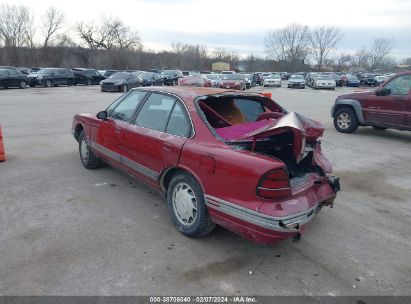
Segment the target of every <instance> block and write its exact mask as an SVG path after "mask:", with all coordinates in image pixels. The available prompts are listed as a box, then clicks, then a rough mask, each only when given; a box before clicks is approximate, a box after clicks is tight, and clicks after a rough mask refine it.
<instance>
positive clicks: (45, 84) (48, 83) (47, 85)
mask: <svg viewBox="0 0 411 304" xmlns="http://www.w3.org/2000/svg"><path fill="white" fill-rule="evenodd" d="M44 86H45V87H46V88H51V80H46V82H45V83H44Z"/></svg>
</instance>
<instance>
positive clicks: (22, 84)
mask: <svg viewBox="0 0 411 304" xmlns="http://www.w3.org/2000/svg"><path fill="white" fill-rule="evenodd" d="M20 86H21V87H22V88H23V89H24V88H25V87H26V83H25V82H24V81H22V82H21V84H20Z"/></svg>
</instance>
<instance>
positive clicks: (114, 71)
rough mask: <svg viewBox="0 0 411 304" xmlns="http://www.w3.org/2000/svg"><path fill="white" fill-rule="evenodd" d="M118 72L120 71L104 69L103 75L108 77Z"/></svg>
mask: <svg viewBox="0 0 411 304" xmlns="http://www.w3.org/2000/svg"><path fill="white" fill-rule="evenodd" d="M118 72H122V71H119V70H106V71H105V72H104V74H103V76H104V77H107V78H108V77H110V76H111V75H113V74H114V73H118Z"/></svg>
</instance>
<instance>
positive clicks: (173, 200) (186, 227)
mask: <svg viewBox="0 0 411 304" xmlns="http://www.w3.org/2000/svg"><path fill="white" fill-rule="evenodd" d="M167 205H168V211H169V213H170V217H171V220H172V221H173V223H174V225H175V226H176V228H177V230H178V231H180V232H181V233H182V234H184V235H185V236H188V237H201V236H204V235H206V234H209V233H210V232H211V231H212V230H213V229H214V228H215V224H214V223H213V222H212V220H211V217H210V215H209V214H208V210H207V207H206V204H205V198H204V193H203V191H202V189H201V186H200V184H199V183H198V182H197V180H196V179H195V178H194V177H192V176H191V175H189V174H187V173H178V174H176V175H175V176H174V177H173V178H172V179H171V182H170V185H169V187H168V189H167ZM190 209H191V210H190Z"/></svg>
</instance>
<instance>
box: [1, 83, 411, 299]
mask: <svg viewBox="0 0 411 304" xmlns="http://www.w3.org/2000/svg"><path fill="white" fill-rule="evenodd" d="M284 86H285V85H284V84H283V87H282V88H274V89H268V88H265V89H262V88H253V89H252V90H251V91H265V92H272V94H273V99H274V100H276V101H278V102H279V103H280V104H281V105H282V106H284V107H285V108H286V109H288V110H289V111H296V112H298V113H301V114H303V115H305V116H308V117H310V118H312V119H316V120H319V121H321V122H322V123H323V124H324V125H325V127H326V131H325V136H324V138H323V150H324V151H325V153H326V155H327V156H328V158H329V159H330V161H331V162H332V164H333V166H334V173H335V174H336V175H339V176H341V187H342V191H341V192H340V193H339V194H338V196H337V199H336V202H335V207H334V208H333V209H330V208H323V210H322V211H321V212H320V214H319V215H318V216H317V217H316V219H315V220H314V221H313V223H312V224H311V226H310V229H309V230H308V231H307V233H305V234H304V235H303V237H302V240H301V241H300V242H299V243H293V242H291V240H290V241H284V242H282V243H278V244H274V245H270V246H267V245H259V244H255V243H252V242H250V241H247V240H244V239H242V238H240V237H239V236H237V235H235V234H233V233H231V232H229V231H226V230H224V229H222V228H217V229H216V230H215V231H214V232H213V233H212V234H210V235H209V236H207V237H204V238H200V239H190V238H187V237H184V236H183V235H181V234H180V233H179V232H178V231H177V230H176V229H175V228H174V226H173V224H172V222H171V220H170V218H169V216H168V211H167V207H166V203H165V199H164V198H163V197H162V196H161V195H159V194H157V193H155V192H153V191H152V190H150V189H149V188H147V187H146V186H145V185H144V184H141V183H139V182H137V181H135V180H133V179H132V178H130V177H129V176H127V175H126V174H123V173H121V172H119V171H117V170H114V169H112V168H111V167H108V166H105V167H103V168H101V169H97V170H86V169H85V168H84V167H83V166H82V165H81V163H80V159H79V155H78V145H77V142H76V141H75V140H74V138H73V137H72V135H71V133H70V128H71V121H72V117H73V115H74V114H75V113H78V112H86V113H96V112H97V111H99V110H103V109H105V108H106V107H107V106H108V105H109V104H110V103H111V102H112V101H113V100H114V99H115V98H117V97H118V96H119V94H120V93H101V92H100V89H99V87H98V86H77V87H59V88H50V89H45V88H36V89H26V90H19V89H9V90H0V124H1V126H2V130H3V136H4V141H5V148H6V157H7V160H6V162H4V163H0V219H1V220H0V231H1V232H0V244H1V245H0V256H1V259H0V295H153V294H155V295H200V294H202V295H242V294H246V295H411V291H410V286H411V276H410V274H411V238H410V235H411V198H410V196H411V182H410V181H411V164H410V153H409V152H410V144H411V132H401V131H394V130H387V131H377V130H374V129H372V128H370V127H367V128H359V129H358V131H357V132H356V133H354V134H341V133H338V132H337V131H335V129H334V127H333V124H332V118H331V117H330V108H331V106H332V104H333V102H334V100H335V97H336V96H337V95H339V94H342V93H343V92H348V91H351V89H349V88H337V90H336V91H324V90H320V91H315V90H311V89H309V88H307V89H305V90H301V89H287V88H286V87H284Z"/></svg>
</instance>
